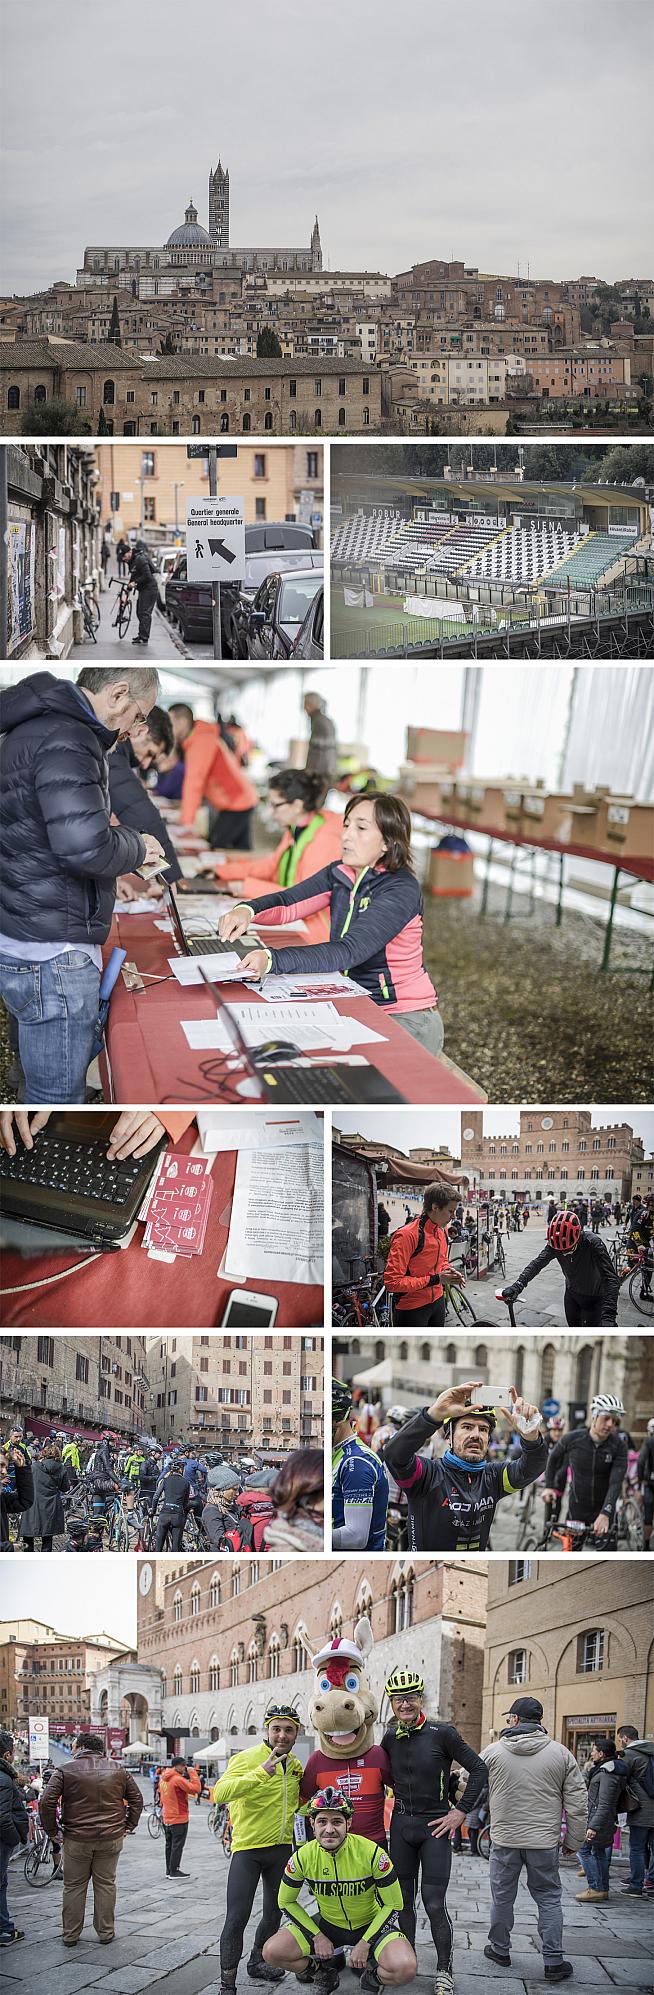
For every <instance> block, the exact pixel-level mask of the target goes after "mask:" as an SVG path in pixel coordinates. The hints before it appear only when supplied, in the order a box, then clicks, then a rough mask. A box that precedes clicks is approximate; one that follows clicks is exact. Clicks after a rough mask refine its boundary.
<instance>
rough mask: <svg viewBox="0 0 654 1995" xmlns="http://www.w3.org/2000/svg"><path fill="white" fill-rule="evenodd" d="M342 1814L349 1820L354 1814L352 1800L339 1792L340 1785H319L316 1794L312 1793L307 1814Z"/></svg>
mask: <svg viewBox="0 0 654 1995" xmlns="http://www.w3.org/2000/svg"><path fill="white" fill-rule="evenodd" d="M328 1813H329V1814H330V1815H344V1816H345V1820H346V1822H351V1820H352V1816H353V1814H354V1808H353V1806H352V1802H351V1801H350V1800H349V1799H348V1796H347V1794H341V1790H340V1787H321V1788H320V1791H319V1793H318V1794H312V1796H311V1800H310V1802H309V1806H308V1809H307V1814H308V1815H322V1814H325V1815H326V1814H328Z"/></svg>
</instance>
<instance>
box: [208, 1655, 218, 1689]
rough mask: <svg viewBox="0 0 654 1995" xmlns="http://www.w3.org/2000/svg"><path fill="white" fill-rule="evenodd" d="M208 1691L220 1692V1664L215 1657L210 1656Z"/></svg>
mask: <svg viewBox="0 0 654 1995" xmlns="http://www.w3.org/2000/svg"><path fill="white" fill-rule="evenodd" d="M209 1689H210V1690H220V1663H219V1661H218V1657H217V1656H212V1658H211V1662H210V1664H209Z"/></svg>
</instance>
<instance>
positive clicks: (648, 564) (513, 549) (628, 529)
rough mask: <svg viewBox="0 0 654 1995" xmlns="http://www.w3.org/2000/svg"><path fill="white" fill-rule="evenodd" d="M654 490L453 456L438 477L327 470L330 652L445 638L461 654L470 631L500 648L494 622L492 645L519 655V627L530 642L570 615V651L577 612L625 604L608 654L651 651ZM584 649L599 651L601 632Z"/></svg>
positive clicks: (412, 646)
mask: <svg viewBox="0 0 654 1995" xmlns="http://www.w3.org/2000/svg"><path fill="white" fill-rule="evenodd" d="M516 469H518V467H516ZM332 475H333V474H332ZM653 496H654V495H652V494H650V493H649V491H648V489H647V488H646V487H645V485H644V484H643V483H642V482H639V483H637V484H635V485H631V486H623V485H620V486H618V485H594V484H592V483H590V482H589V483H587V484H584V483H578V484H573V483H569V482H568V483H566V482H564V481H561V482H560V483H558V482H553V481H550V482H545V481H536V480H529V479H525V478H524V477H523V476H516V477H515V478H512V477H498V476H493V477H490V476H484V475H483V474H482V475H477V476H467V477H465V476H464V477H456V476H453V475H451V474H450V475H449V476H448V473H447V469H446V471H445V473H444V475H443V476H442V477H438V478H429V477H426V476H423V475H420V476H418V475H416V476H414V477H407V476H405V475H404V474H402V475H401V476H400V477H396V476H394V475H393V474H392V473H389V472H388V470H384V471H380V472H379V473H375V472H371V473H369V474H366V473H361V472H360V471H357V472H356V473H355V474H353V476H352V482H351V486H350V485H349V483H348V473H347V467H345V469H344V470H343V471H340V470H339V472H338V473H337V475H336V477H334V475H333V498H334V506H333V516H332V536H331V574H332V655H333V656H334V657H341V658H343V657H360V656H373V657H374V656H378V657H379V656H387V657H388V656H393V655H398V654H399V655H409V654H410V655H412V656H413V655H418V654H419V653H423V654H424V655H430V653H431V655H440V654H441V651H442V654H443V655H446V653H447V647H448V644H452V645H456V647H457V653H458V655H461V647H462V645H463V646H465V643H466V637H467V635H468V633H469V634H470V637H471V640H474V642H472V641H471V645H470V653H471V655H476V648H477V646H478V645H481V646H482V648H484V649H486V650H487V652H488V654H489V655H492V645H493V636H494V634H495V636H496V637H497V642H498V652H497V655H499V656H505V655H513V656H515V655H520V650H519V647H520V641H521V638H520V634H521V632H522V633H523V634H524V637H525V654H524V655H526V656H529V655H532V646H531V634H532V632H533V629H534V627H535V626H537V627H538V628H540V627H541V626H543V627H544V626H546V625H548V624H550V623H551V624H552V625H553V627H555V628H559V629H560V628H561V625H562V624H564V625H566V626H567V628H568V639H567V643H568V654H567V655H572V652H573V650H574V649H575V646H574V645H573V644H571V642H570V628H571V626H572V624H575V625H576V624H577V623H580V624H586V623H588V621H589V620H590V622H591V624H593V626H598V625H599V623H600V622H604V621H605V620H606V619H607V618H608V619H614V618H618V620H620V618H621V617H622V616H623V615H624V613H625V612H626V613H627V614H628V617H629V619H630V629H629V631H628V633H627V637H626V640H625V639H624V637H623V635H618V647H617V652H614V653H613V655H619V656H632V655H637V656H643V655H645V656H648V655H650V652H649V649H648V648H647V642H645V643H643V638H644V639H645V640H647V638H648V633H650V632H651V626H652V612H653V609H654V571H653V568H652V561H651V555H652V524H651V521H652V514H651V510H650V498H651V497H653ZM641 612H642V623H643V630H642V633H641V632H640V630H639V629H638V628H637V626H638V625H639V622H640V618H641ZM605 634H606V635H607V637H608V636H609V633H608V632H607V633H605ZM576 635H577V636H578V635H579V633H578V632H577V633H576ZM625 642H626V649H625V648H623V646H624V644H625ZM632 643H635V645H636V651H635V653H634V652H633V651H632V650H631V645H632ZM434 646H436V647H437V649H436V652H435V651H434ZM538 649H539V650H542V641H541V644H540V645H539V647H538ZM555 655H566V654H565V653H563V654H560V653H559V652H558V651H556V648H555ZM579 655H584V654H583V648H582V652H581V653H580V654H579ZM588 655H591V656H596V655H598V654H597V646H596V641H595V638H591V640H590V649H589V653H588ZM608 655H612V654H611V650H610V648H609V653H608Z"/></svg>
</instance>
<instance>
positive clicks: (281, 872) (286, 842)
mask: <svg viewBox="0 0 654 1995" xmlns="http://www.w3.org/2000/svg"><path fill="white" fill-rule="evenodd" d="M326 788H327V785H326V782H325V777H324V776H321V775H319V774H318V773H317V772H316V771H315V770H311V769H278V770H277V771H276V773H275V775H274V776H271V778H270V787H269V790H268V803H269V805H270V809H271V811H272V812H273V815H274V818H275V823H276V824H277V826H278V827H279V830H280V831H282V832H283V836H282V838H281V839H280V841H279V845H276V846H275V850H274V852H255V854H254V857H253V859H252V871H251V873H246V872H245V871H244V862H243V860H242V859H230V860H226V861H225V862H224V863H223V865H221V866H217V867H216V878H217V879H218V880H224V881H225V884H226V886H227V890H228V892H229V893H231V894H234V895H235V897H236V899H237V900H246V901H250V900H253V899H254V898H256V896H257V895H258V894H264V893H265V892H266V889H267V888H268V887H269V886H270V883H271V881H272V882H273V883H274V884H275V886H279V887H294V886H295V885H296V884H298V885H299V884H300V883H301V881H302V880H308V879H310V877H311V874H312V873H318V872H320V869H321V867H322V866H329V865H330V864H331V861H332V860H333V859H340V856H341V832H342V829H343V820H342V818H341V817H339V816H338V815H337V813H336V812H335V811H331V810H323V809H322V805H323V803H324V800H325V794H326ZM328 938H329V910H328V909H325V908H321V909H320V911H319V912H318V913H317V914H310V915H309V916H308V918H307V941H308V942H325V941H327V940H328Z"/></svg>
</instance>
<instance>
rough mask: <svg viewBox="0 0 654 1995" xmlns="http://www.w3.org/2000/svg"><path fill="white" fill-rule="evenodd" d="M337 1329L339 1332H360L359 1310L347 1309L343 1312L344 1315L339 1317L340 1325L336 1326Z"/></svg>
mask: <svg viewBox="0 0 654 1995" xmlns="http://www.w3.org/2000/svg"><path fill="white" fill-rule="evenodd" d="M335 1327H336V1328H338V1329H339V1330H360V1329H361V1317H360V1315H359V1313H358V1310H356V1309H345V1310H344V1311H343V1315H342V1316H340V1317H339V1320H338V1324H337V1325H335Z"/></svg>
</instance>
